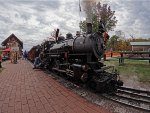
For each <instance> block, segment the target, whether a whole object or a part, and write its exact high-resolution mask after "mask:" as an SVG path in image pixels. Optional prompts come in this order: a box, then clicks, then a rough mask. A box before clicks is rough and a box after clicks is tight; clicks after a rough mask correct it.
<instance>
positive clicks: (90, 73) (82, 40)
mask: <svg viewBox="0 0 150 113" xmlns="http://www.w3.org/2000/svg"><path fill="white" fill-rule="evenodd" d="M58 32H59V29H58V30H57V32H56V35H58ZM104 33H105V30H104V27H103V25H102V24H100V25H99V30H98V31H97V32H95V33H92V24H90V23H87V33H86V34H83V35H79V34H78V35H77V36H76V37H75V38H73V36H72V34H70V33H68V34H67V35H66V38H64V37H63V36H59V37H57V36H56V37H57V38H56V41H55V42H54V41H49V42H48V43H46V44H43V48H44V52H45V53H46V58H47V68H48V69H49V70H52V71H54V72H57V73H61V74H63V75H65V76H68V77H70V78H72V79H73V80H74V81H75V82H80V83H84V84H86V85H87V86H89V87H90V88H92V89H95V90H96V91H99V92H104V93H108V92H115V91H116V90H117V87H119V86H121V85H123V82H122V81H120V80H119V79H118V73H117V72H116V71H112V72H109V71H107V70H108V69H110V68H111V67H110V66H108V67H106V66H105V65H104V64H103V63H102V62H100V59H101V58H102V57H103V54H104V51H105V41H106V40H105V39H104V36H103V34H104ZM105 38H108V35H107V36H106V37H105Z"/></svg>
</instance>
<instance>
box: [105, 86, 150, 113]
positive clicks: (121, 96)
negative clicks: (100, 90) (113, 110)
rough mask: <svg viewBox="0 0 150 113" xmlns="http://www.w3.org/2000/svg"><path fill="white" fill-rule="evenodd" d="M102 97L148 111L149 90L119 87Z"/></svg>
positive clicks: (149, 103) (149, 109)
mask: <svg viewBox="0 0 150 113" xmlns="http://www.w3.org/2000/svg"><path fill="white" fill-rule="evenodd" d="M102 96H103V97H105V98H107V99H109V100H112V101H115V102H118V103H120V104H124V105H127V106H130V107H133V108H136V109H139V110H142V111H145V112H150V91H144V90H138V89H133V88H127V87H119V88H118V91H117V93H116V94H112V95H108V94H104V95H102Z"/></svg>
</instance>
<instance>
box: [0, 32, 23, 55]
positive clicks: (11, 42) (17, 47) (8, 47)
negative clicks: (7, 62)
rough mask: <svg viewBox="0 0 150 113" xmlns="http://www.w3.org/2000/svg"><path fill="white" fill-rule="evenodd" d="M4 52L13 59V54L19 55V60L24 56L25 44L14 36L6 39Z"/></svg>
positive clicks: (3, 44)
mask: <svg viewBox="0 0 150 113" xmlns="http://www.w3.org/2000/svg"><path fill="white" fill-rule="evenodd" d="M1 45H2V46H3V48H4V52H7V55H8V56H9V57H10V58H11V56H12V54H13V53H15V54H17V58H19V57H21V56H22V49H23V42H22V41H21V40H19V39H18V38H17V37H16V36H15V35H14V34H11V35H10V36H9V37H8V38H6V39H5V40H4V41H3V42H2V44H1Z"/></svg>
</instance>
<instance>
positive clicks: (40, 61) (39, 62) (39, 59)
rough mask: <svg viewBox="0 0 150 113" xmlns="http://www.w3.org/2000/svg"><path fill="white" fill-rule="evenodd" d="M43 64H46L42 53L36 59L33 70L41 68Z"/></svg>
mask: <svg viewBox="0 0 150 113" xmlns="http://www.w3.org/2000/svg"><path fill="white" fill-rule="evenodd" d="M43 63H44V54H43V53H40V54H39V57H36V58H35V61H34V67H33V69H38V68H41V67H42V66H43Z"/></svg>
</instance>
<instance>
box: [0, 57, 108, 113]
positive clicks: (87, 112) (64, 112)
mask: <svg viewBox="0 0 150 113" xmlns="http://www.w3.org/2000/svg"><path fill="white" fill-rule="evenodd" d="M3 67H5V69H4V70H3V71H2V72H1V73H0V113H109V112H108V111H107V110H105V109H104V108H102V107H100V106H97V105H95V104H92V103H90V102H88V101H87V100H85V99H83V98H81V97H80V96H79V95H77V94H75V93H74V92H72V91H71V90H69V89H67V88H65V87H64V86H62V85H61V84H60V83H58V82H57V81H55V80H54V79H52V78H51V77H49V76H47V75H46V74H45V73H44V72H42V71H41V70H33V69H32V66H31V64H30V63H29V62H28V61H24V60H19V62H18V64H11V63H10V62H9V61H8V62H4V63H3Z"/></svg>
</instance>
